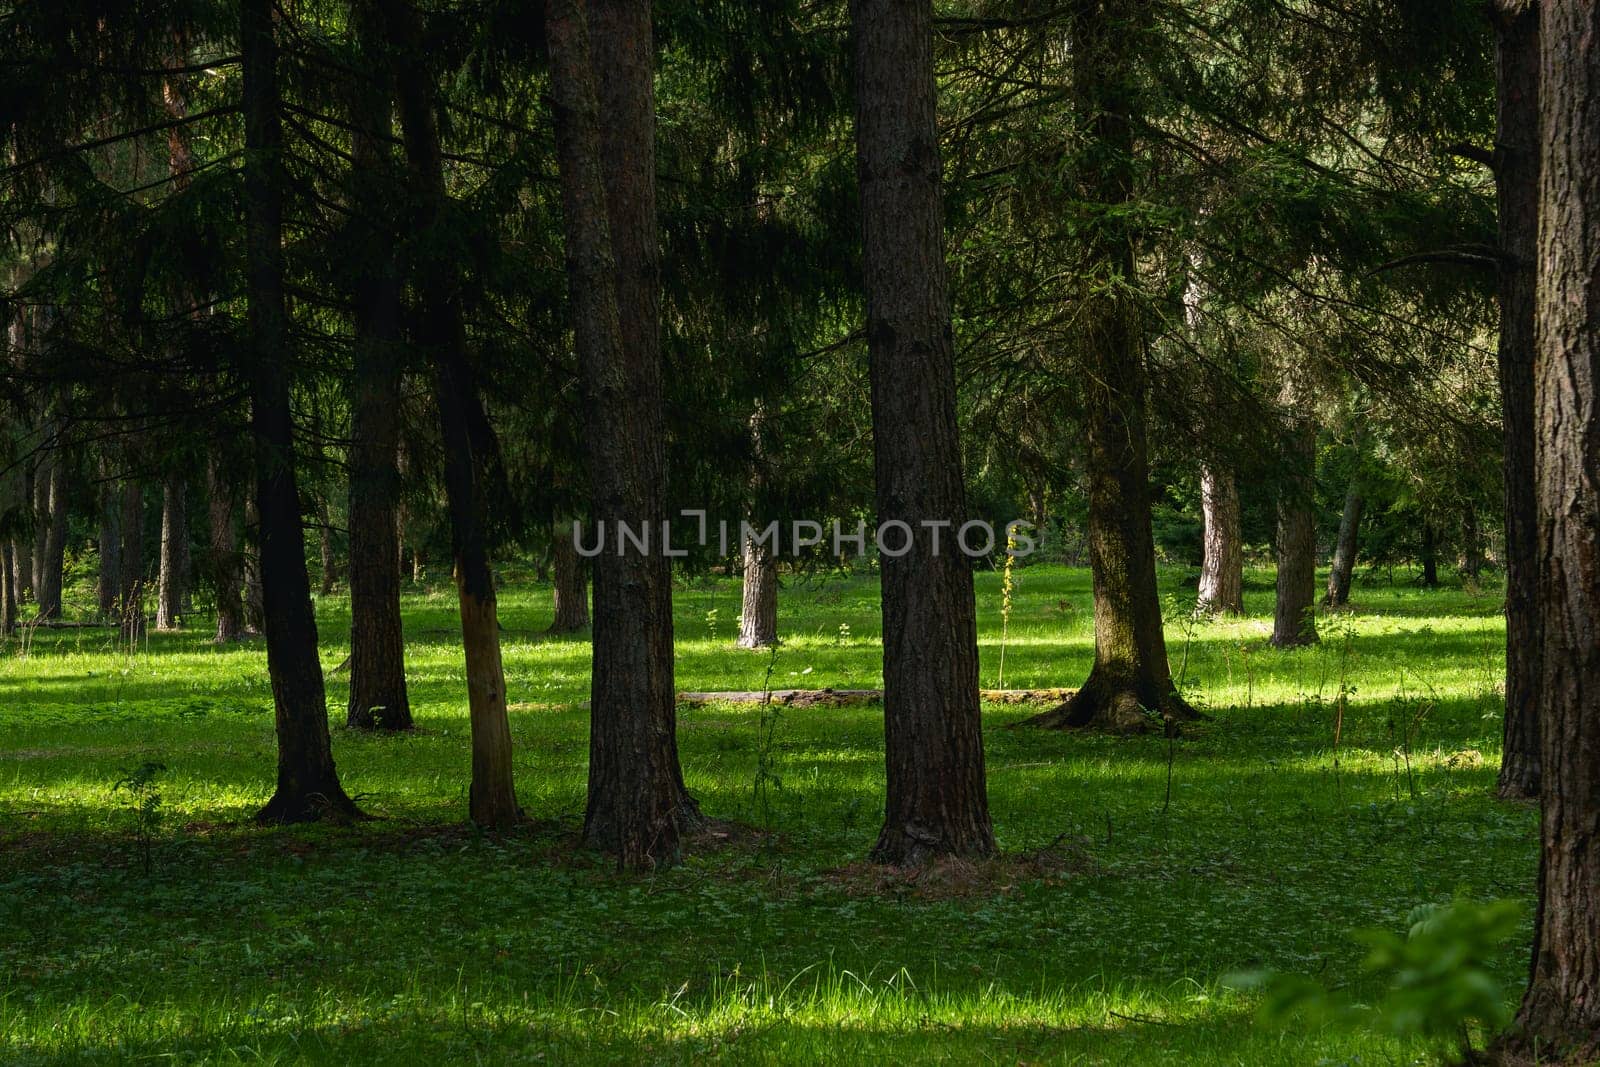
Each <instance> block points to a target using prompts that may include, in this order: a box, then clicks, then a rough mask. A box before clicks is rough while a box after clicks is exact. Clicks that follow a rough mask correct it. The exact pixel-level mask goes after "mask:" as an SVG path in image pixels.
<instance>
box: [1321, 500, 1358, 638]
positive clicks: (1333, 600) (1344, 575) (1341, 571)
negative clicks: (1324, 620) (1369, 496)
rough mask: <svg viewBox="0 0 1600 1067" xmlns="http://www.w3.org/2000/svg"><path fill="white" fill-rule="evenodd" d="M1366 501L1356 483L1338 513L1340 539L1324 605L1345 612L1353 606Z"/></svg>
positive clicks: (1329, 576)
mask: <svg viewBox="0 0 1600 1067" xmlns="http://www.w3.org/2000/svg"><path fill="white" fill-rule="evenodd" d="M1364 505H1365V499H1364V498H1363V497H1362V495H1361V489H1360V487H1359V486H1358V485H1357V484H1356V482H1355V479H1353V478H1352V479H1351V481H1350V489H1349V491H1348V492H1346V493H1345V495H1344V510H1343V511H1341V512H1340V513H1339V539H1338V540H1337V541H1336V542H1335V543H1334V548H1333V560H1332V561H1331V562H1330V563H1329V564H1328V589H1327V592H1325V593H1324V594H1323V595H1322V603H1323V604H1324V605H1326V606H1327V607H1330V608H1342V607H1344V606H1345V605H1346V604H1347V603H1349V602H1350V578H1351V575H1352V573H1353V572H1354V571H1355V566H1356V547H1357V542H1358V538H1359V536H1360V532H1361V509H1362V507H1363V506H1364Z"/></svg>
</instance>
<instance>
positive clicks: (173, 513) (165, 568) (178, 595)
mask: <svg viewBox="0 0 1600 1067" xmlns="http://www.w3.org/2000/svg"><path fill="white" fill-rule="evenodd" d="M188 497H189V493H188V486H187V485H186V484H185V483H184V480H183V477H182V476H181V475H177V474H173V475H169V476H168V477H167V480H166V483H165V484H164V485H163V486H162V489H161V571H160V573H159V574H158V575H157V577H156V629H157V630H176V629H178V626H179V618H180V616H181V615H182V612H183V589H184V586H185V585H186V584H187V582H188V577H189V576H188V574H187V572H186V568H185V566H184V557H185V556H187V555H188V553H187V552H184V551H183V546H184V544H185V543H186V542H187V541H188V539H189V500H188Z"/></svg>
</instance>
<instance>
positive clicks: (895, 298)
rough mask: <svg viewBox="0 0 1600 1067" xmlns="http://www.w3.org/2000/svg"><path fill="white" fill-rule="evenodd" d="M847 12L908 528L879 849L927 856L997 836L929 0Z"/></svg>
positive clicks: (860, 155)
mask: <svg viewBox="0 0 1600 1067" xmlns="http://www.w3.org/2000/svg"><path fill="white" fill-rule="evenodd" d="M850 14H851V22H852V26H853V34H854V37H855V64H856V158H857V174H858V176H859V179H860V186H861V228H862V237H863V242H862V251H863V259H862V267H863V281H864V283H865V289H866V297H867V353H868V359H869V363H870V370H871V379H872V427H873V459H874V462H873V471H874V477H875V480H876V483H877V509H878V522H879V526H880V528H882V526H883V525H884V524H886V523H900V524H903V526H902V528H903V529H904V530H906V531H907V532H906V535H905V538H904V540H905V541H909V542H910V543H909V544H908V545H907V546H906V547H907V548H908V551H906V552H904V553H903V554H902V555H899V556H894V555H892V554H891V553H887V552H886V553H884V554H883V558H882V573H883V633H884V637H885V640H884V662H883V682H884V685H883V719H884V761H885V768H886V771H887V786H888V795H887V797H886V798H885V803H884V820H883V828H882V830H881V831H880V832H879V834H878V841H877V844H875V845H874V846H873V849H872V858H873V859H874V860H875V861H877V862H879V863H886V864H892V865H895V866H923V865H925V864H928V863H931V862H933V861H935V860H937V859H939V858H941V857H946V856H962V857H984V856H989V855H992V854H993V853H994V851H995V842H994V831H993V828H992V825H991V823H990V820H989V798H988V792H987V786H986V782H985V772H984V759H983V731H982V722H981V719H980V716H979V709H978V645H977V621H976V605H975V603H974V601H973V592H972V568H971V566H970V565H969V563H968V561H967V560H966V559H965V558H964V557H963V556H962V554H961V552H960V551H959V549H958V548H957V546H956V545H955V543H954V541H953V539H952V538H951V537H950V533H951V532H952V531H955V530H959V529H960V528H961V526H962V524H963V523H964V522H965V521H966V499H965V491H964V489H963V485H962V480H961V445H960V440H959V436H958V429H957V422H956V376H955V353H954V346H953V343H952V338H951V330H950V304H949V297H948V294H947V291H946V268H945V261H944V237H943V208H942V206H941V200H940V188H939V180H940V167H939V148H938V145H939V136H938V129H937V124H936V121H935V92H936V90H935V86H934V70H933V5H932V3H931V2H929V0H913V2H910V3H905V2H897V0H851V4H850ZM926 523H944V524H945V530H944V533H945V537H944V539H943V544H942V545H939V542H938V541H937V540H936V537H937V530H938V528H937V527H932V528H930V527H929V526H927V525H925V524H926ZM891 536H892V535H891ZM936 545H938V547H935V546H936ZM746 580H747V582H748V578H747V579H746ZM747 588H748V586H747Z"/></svg>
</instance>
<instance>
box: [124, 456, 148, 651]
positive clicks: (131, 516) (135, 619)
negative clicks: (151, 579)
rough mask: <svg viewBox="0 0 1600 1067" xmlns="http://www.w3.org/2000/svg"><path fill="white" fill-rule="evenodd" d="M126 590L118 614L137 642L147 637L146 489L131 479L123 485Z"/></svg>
mask: <svg viewBox="0 0 1600 1067" xmlns="http://www.w3.org/2000/svg"><path fill="white" fill-rule="evenodd" d="M119 525H120V526H121V527H122V550H121V551H120V552H119V553H118V555H119V556H120V557H121V558H122V589H121V591H120V594H119V595H118V597H117V614H118V617H119V618H120V619H121V620H122V636H123V638H124V639H125V640H134V639H136V638H138V637H139V636H141V635H142V634H143V633H144V627H145V620H144V598H145V587H144V586H145V578H144V486H142V485H140V484H139V483H138V482H137V481H136V480H134V479H132V478H130V479H128V480H127V481H125V482H123V483H122V521H121V522H120V523H119Z"/></svg>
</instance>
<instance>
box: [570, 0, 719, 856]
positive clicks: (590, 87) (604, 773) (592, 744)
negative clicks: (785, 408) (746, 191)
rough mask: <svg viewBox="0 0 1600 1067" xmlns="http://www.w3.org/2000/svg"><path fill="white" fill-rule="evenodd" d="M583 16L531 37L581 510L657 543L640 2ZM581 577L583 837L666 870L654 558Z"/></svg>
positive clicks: (630, 0)
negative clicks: (585, 639)
mask: <svg viewBox="0 0 1600 1067" xmlns="http://www.w3.org/2000/svg"><path fill="white" fill-rule="evenodd" d="M587 7H588V10H589V16H590V17H589V19H588V20H587V21H586V20H585V17H584V13H583V8H584V5H582V4H580V3H578V2H576V0H548V2H547V4H546V7H545V12H546V14H545V27H546V34H547V39H548V44H549V50H550V87H551V97H552V106H553V111H554V116H555V130H556V149H557V156H558V160H559V163H560V171H561V194H562V213H563V221H564V225H565V230H566V243H567V272H568V283H569V288H570V291H571V301H572V308H573V322H574V329H575V333H576V337H577V349H578V363H579V370H580V376H581V379H582V382H583V393H584V410H585V413H586V417H587V421H588V427H589V432H588V433H587V434H585V436H584V445H585V461H586V465H587V467H588V472H589V486H590V494H591V507H590V513H591V515H592V516H593V519H594V521H595V522H596V523H597V524H599V526H600V528H601V529H602V530H604V531H608V532H609V533H610V534H611V535H612V536H613V537H616V536H617V532H618V530H619V526H620V524H622V523H626V524H627V525H628V526H629V528H630V529H632V530H634V531H635V532H643V533H645V535H646V536H650V534H651V532H652V531H653V532H654V534H655V535H656V536H659V535H660V532H661V529H662V523H663V522H664V521H665V518H666V501H665V486H666V472H665V464H666V457H665V434H664V430H663V414H662V395H663V387H662V368H661V354H660V347H659V344H660V339H659V336H658V332H659V329H660V323H659V312H658V308H659V293H658V292H657V288H658V284H659V280H658V274H657V269H658V268H657V262H658V259H659V251H658V248H657V243H658V236H657V233H656V198H655V113H654V103H653V100H652V77H653V67H654V56H655V52H654V44H653V38H652V36H651V27H650V4H649V3H648V0H592V2H591V3H589V4H588V5H587ZM591 42H592V45H593V52H592V54H591V47H590V46H591ZM597 71H599V72H602V73H601V74H599V75H597V73H596V72H597ZM597 83H598V85H599V87H600V92H599V95H597V91H596V85H597ZM602 115H604V118H605V122H604V123H603V124H602V123H601V121H600V118H601V116H602ZM652 543H654V542H653V541H652ZM656 547H657V549H659V547H660V546H659V545H657V546H656ZM593 579H594V637H593V644H594V667H593V670H592V687H591V689H592V691H591V696H590V709H591V710H590V728H589V795H588V803H587V806H586V809H585V812H584V827H583V838H584V841H585V842H586V843H587V844H588V845H590V846H591V847H594V848H599V849H602V850H604V851H607V852H611V853H613V854H615V855H616V856H617V858H618V862H619V863H620V864H621V865H623V866H625V867H640V866H648V865H655V864H664V863H673V862H676V860H677V859H678V857H679V856H680V855H681V847H680V837H681V834H682V832H683V831H684V830H685V829H687V828H688V827H690V826H692V825H694V824H696V823H697V822H698V821H699V809H698V807H697V805H696V804H695V802H694V800H693V799H692V798H691V797H690V796H689V792H688V790H687V789H686V788H685V787H684V784H683V774H682V771H681V770H680V768H679V765H678V744H677V736H676V735H677V713H676V707H675V704H676V695H675V693H674V687H673V676H672V582H671V579H672V574H671V569H670V566H669V561H668V559H667V558H666V557H665V556H664V555H662V554H661V553H660V552H659V551H648V550H647V551H639V550H637V549H629V550H628V551H627V552H626V553H624V552H622V551H621V550H620V546H619V551H617V552H609V551H608V552H603V553H601V554H600V555H599V556H597V557H595V560H594V563H593Z"/></svg>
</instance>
